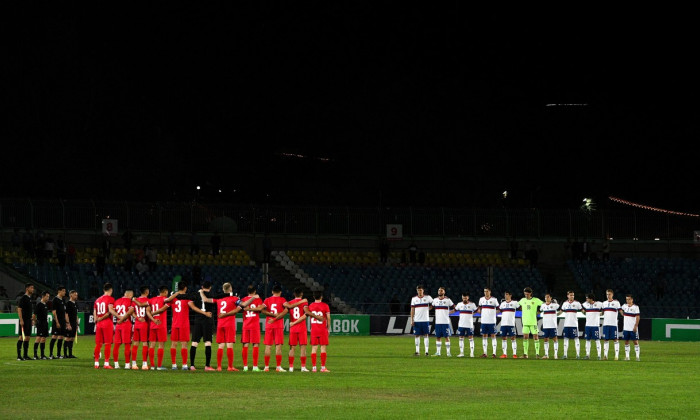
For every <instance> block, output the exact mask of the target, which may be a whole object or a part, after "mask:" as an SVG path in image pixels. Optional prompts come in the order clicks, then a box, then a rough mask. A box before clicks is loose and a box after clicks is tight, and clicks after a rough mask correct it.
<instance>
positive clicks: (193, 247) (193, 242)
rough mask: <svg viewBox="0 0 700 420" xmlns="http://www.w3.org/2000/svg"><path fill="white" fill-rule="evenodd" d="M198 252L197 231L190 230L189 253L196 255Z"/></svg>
mask: <svg viewBox="0 0 700 420" xmlns="http://www.w3.org/2000/svg"><path fill="white" fill-rule="evenodd" d="M197 254H199V236H198V235H197V232H194V231H193V232H192V235H190V255H197Z"/></svg>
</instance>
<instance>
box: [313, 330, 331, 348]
mask: <svg viewBox="0 0 700 420" xmlns="http://www.w3.org/2000/svg"><path fill="white" fill-rule="evenodd" d="M311 345H312V346H318V345H321V346H327V345H328V333H327V332H325V333H320V335H319V333H316V334H314V333H311Z"/></svg>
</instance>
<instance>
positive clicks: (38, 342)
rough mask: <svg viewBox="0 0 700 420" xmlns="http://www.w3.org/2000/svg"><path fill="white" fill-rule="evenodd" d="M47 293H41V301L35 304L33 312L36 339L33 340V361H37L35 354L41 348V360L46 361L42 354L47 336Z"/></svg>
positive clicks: (37, 357)
mask: <svg viewBox="0 0 700 420" xmlns="http://www.w3.org/2000/svg"><path fill="white" fill-rule="evenodd" d="M48 303H49V292H47V291H44V292H42V293H41V299H40V300H39V302H37V303H36V309H35V310H34V325H36V338H35V339H34V360H39V356H38V355H37V354H36V351H37V348H38V347H39V346H41V360H46V359H48V358H47V357H46V355H45V354H44V350H45V349H46V337H48V336H49V307H48V306H47V305H48Z"/></svg>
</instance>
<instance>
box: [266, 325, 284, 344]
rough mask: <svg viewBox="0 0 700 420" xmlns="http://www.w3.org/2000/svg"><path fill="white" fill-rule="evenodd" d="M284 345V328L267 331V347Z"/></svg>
mask: <svg viewBox="0 0 700 420" xmlns="http://www.w3.org/2000/svg"><path fill="white" fill-rule="evenodd" d="M273 344H284V328H268V329H266V330H265V345H266V346H271V345H273Z"/></svg>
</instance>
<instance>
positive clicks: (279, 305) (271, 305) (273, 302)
mask: <svg viewBox="0 0 700 420" xmlns="http://www.w3.org/2000/svg"><path fill="white" fill-rule="evenodd" d="M286 301H287V299H285V298H283V297H282V296H270V297H269V298H267V299H265V301H264V302H263V305H265V308H266V309H267V311H268V312H272V313H273V314H278V313H280V312H282V311H284V303H285V302H286ZM274 319H275V317H274V316H269V315H268V316H267V319H266V320H265V322H266V325H265V328H284V319H282V318H280V319H278V320H277V321H273V320H274Z"/></svg>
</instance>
